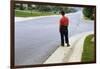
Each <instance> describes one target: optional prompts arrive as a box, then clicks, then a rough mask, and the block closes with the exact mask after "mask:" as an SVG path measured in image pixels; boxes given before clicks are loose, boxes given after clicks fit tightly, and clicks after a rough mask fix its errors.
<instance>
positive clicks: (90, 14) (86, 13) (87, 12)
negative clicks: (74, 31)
mask: <svg viewBox="0 0 100 69" xmlns="http://www.w3.org/2000/svg"><path fill="white" fill-rule="evenodd" d="M83 14H84V16H85V17H87V18H89V19H93V14H94V8H92V7H85V8H84V9H83Z"/></svg>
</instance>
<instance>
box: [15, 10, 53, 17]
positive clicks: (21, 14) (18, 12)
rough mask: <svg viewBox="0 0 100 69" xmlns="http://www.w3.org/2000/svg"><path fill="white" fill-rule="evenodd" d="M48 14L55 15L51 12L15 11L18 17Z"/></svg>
mask: <svg viewBox="0 0 100 69" xmlns="http://www.w3.org/2000/svg"><path fill="white" fill-rule="evenodd" d="M47 15H54V14H53V13H50V12H36V11H33V12H31V11H30V12H25V11H15V16H16V17H35V16H47Z"/></svg>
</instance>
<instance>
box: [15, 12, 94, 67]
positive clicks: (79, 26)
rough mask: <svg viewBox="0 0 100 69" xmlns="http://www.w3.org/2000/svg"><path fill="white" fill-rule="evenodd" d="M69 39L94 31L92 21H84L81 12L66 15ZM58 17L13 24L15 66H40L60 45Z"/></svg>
mask: <svg viewBox="0 0 100 69" xmlns="http://www.w3.org/2000/svg"><path fill="white" fill-rule="evenodd" d="M67 16H68V17H69V20H70V25H69V37H71V36H74V35H77V34H79V33H82V32H88V31H93V30H94V22H93V21H84V20H83V19H82V14H81V11H79V12H76V13H71V14H67ZM59 19H60V16H50V17H43V18H38V19H31V20H27V21H20V22H16V23H15V64H16V65H30V64H31V65H32V64H42V63H43V62H44V61H45V60H46V59H47V58H48V57H49V56H50V55H51V54H52V53H53V52H54V51H55V50H56V49H57V48H58V46H59V45H60V34H59Z"/></svg>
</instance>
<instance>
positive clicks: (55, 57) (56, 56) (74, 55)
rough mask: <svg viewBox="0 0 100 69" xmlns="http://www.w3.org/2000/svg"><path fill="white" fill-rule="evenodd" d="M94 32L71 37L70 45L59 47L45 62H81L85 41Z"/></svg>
mask: <svg viewBox="0 0 100 69" xmlns="http://www.w3.org/2000/svg"><path fill="white" fill-rule="evenodd" d="M89 34H93V32H86V33H82V34H79V35H76V36H73V37H71V38H70V40H69V41H70V45H71V46H70V47H67V46H65V47H61V46H60V47H59V48H58V49H57V50H56V51H55V52H54V53H53V54H52V55H51V56H50V57H49V58H48V59H47V60H46V61H45V62H44V64H48V63H69V62H81V56H82V52H83V43H84V39H85V37H86V36H87V35H89Z"/></svg>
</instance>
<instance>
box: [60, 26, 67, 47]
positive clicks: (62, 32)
mask: <svg viewBox="0 0 100 69" xmlns="http://www.w3.org/2000/svg"><path fill="white" fill-rule="evenodd" d="M60 36H61V45H62V46H64V40H65V42H66V43H67V44H69V39H68V26H60Z"/></svg>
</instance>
